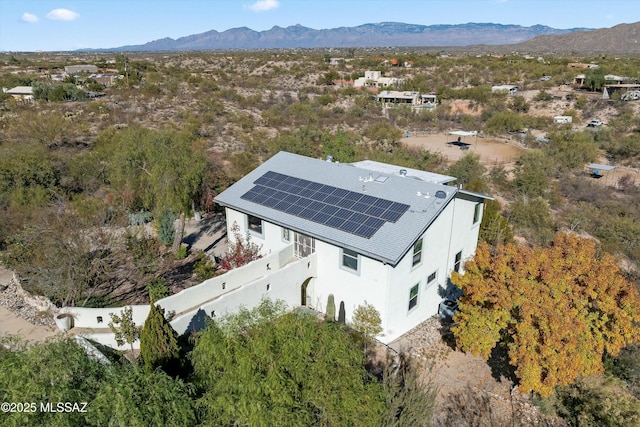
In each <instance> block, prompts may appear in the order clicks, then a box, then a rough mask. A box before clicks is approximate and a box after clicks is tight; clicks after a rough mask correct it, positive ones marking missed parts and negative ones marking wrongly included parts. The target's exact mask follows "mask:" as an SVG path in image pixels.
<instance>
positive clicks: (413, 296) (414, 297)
mask: <svg viewBox="0 0 640 427" xmlns="http://www.w3.org/2000/svg"><path fill="white" fill-rule="evenodd" d="M419 285H420V284H419V283H416V285H415V286H414V287H413V288H411V290H410V291H409V311H411V309H413V308H414V307H415V306H416V305H418V289H420V286H419Z"/></svg>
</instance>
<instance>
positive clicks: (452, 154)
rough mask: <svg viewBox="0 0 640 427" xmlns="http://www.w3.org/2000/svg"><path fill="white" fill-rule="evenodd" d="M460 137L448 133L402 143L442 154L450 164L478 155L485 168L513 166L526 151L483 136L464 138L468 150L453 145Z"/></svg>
mask: <svg viewBox="0 0 640 427" xmlns="http://www.w3.org/2000/svg"><path fill="white" fill-rule="evenodd" d="M457 139H458V137H457V136H455V135H448V134H446V133H434V134H418V135H411V134H410V135H409V137H406V138H403V139H402V141H401V142H403V143H404V144H406V145H407V146H409V147H417V148H422V149H424V150H429V151H432V152H434V153H440V154H441V155H443V156H444V157H446V159H447V160H448V161H449V162H452V163H453V162H456V161H458V160H459V159H460V158H461V157H462V156H464V155H465V154H466V153H476V154H478V155H479V156H480V161H481V162H482V163H484V164H485V166H490V165H494V164H504V165H505V167H509V166H512V165H513V164H514V163H515V161H516V160H517V159H518V158H519V157H520V155H521V154H522V152H523V151H524V149H523V148H522V147H520V146H518V145H516V144H514V143H512V142H510V141H508V140H506V139H499V138H492V137H491V138H490V137H482V136H477V137H476V136H463V137H461V138H460V142H461V143H463V144H468V145H466V146H465V147H467V150H462V149H461V148H460V146H458V145H454V144H452V143H456V142H457Z"/></svg>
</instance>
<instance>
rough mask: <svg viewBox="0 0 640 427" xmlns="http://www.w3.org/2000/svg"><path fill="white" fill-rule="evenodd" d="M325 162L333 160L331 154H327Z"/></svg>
mask: <svg viewBox="0 0 640 427" xmlns="http://www.w3.org/2000/svg"><path fill="white" fill-rule="evenodd" d="M327 162H333V156H332V155H331V154H327Z"/></svg>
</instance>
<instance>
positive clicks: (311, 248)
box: [293, 233, 316, 258]
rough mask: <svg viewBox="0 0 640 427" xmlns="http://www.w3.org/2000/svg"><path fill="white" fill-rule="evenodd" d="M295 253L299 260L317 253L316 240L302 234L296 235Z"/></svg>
mask: <svg viewBox="0 0 640 427" xmlns="http://www.w3.org/2000/svg"><path fill="white" fill-rule="evenodd" d="M294 238H295V243H294V246H293V253H294V255H295V256H296V257H297V258H305V257H308V256H309V255H311V254H312V253H314V252H315V251H316V239H314V238H313V237H311V236H307V235H306V234H302V233H295V234H294Z"/></svg>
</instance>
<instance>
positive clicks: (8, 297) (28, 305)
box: [0, 267, 58, 326]
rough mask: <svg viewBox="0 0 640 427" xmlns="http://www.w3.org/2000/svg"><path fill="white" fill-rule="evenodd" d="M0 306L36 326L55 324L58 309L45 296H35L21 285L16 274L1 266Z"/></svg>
mask: <svg viewBox="0 0 640 427" xmlns="http://www.w3.org/2000/svg"><path fill="white" fill-rule="evenodd" d="M0 306H2V307H4V308H6V309H7V310H9V311H11V312H12V313H15V314H16V315H18V316H19V317H21V318H23V319H24V320H26V321H27V322H29V323H31V324H32V325H36V326H55V322H54V320H53V315H54V313H56V312H57V311H58V309H57V308H56V307H55V306H54V305H53V304H52V303H51V302H50V301H49V300H48V299H46V298H44V297H34V296H32V295H30V294H29V293H28V292H26V291H25V290H24V289H22V287H21V286H20V283H19V282H18V279H17V278H16V277H15V276H14V274H13V273H12V272H11V271H9V270H6V269H4V268H2V267H0Z"/></svg>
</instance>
